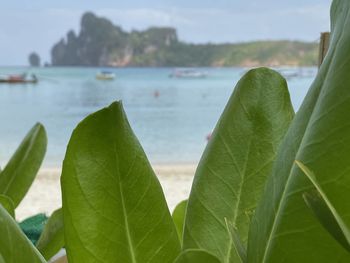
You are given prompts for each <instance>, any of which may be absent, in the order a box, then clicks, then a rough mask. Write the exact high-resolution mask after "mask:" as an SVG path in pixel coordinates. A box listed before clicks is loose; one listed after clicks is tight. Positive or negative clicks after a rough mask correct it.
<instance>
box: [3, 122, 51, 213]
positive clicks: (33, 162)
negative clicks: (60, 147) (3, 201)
mask: <svg viewBox="0 0 350 263" xmlns="http://www.w3.org/2000/svg"><path fill="white" fill-rule="evenodd" d="M46 145H47V137H46V132H45V129H44V126H42V125H41V124H40V123H37V124H36V125H34V127H33V128H32V129H31V130H30V131H29V132H28V134H27V135H26V137H25V138H24V139H23V141H22V143H21V144H20V146H19V147H18V149H17V150H16V152H15V153H14V155H13V156H12V157H11V159H10V161H9V162H8V163H7V165H6V166H5V168H4V170H3V171H2V172H1V173H0V194H3V195H7V196H8V197H10V198H11V200H12V201H13V203H14V205H15V207H17V206H18V205H19V203H20V202H21V200H22V199H23V197H24V196H25V194H26V193H27V192H28V190H29V187H30V186H31V185H32V183H33V181H34V179H35V176H36V174H37V172H38V171H39V168H40V165H41V163H42V161H43V159H44V156H45V152H46Z"/></svg>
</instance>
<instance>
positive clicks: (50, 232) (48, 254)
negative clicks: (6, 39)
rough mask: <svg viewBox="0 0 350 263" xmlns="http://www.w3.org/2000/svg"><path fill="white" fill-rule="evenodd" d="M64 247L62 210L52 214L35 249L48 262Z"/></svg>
mask: <svg viewBox="0 0 350 263" xmlns="http://www.w3.org/2000/svg"><path fill="white" fill-rule="evenodd" d="M63 246H64V229H63V213H62V209H61V208H60V209H58V210H56V211H54V212H53V213H52V215H51V216H50V218H49V219H48V221H47V223H46V224H45V227H44V230H43V232H42V233H41V235H40V238H39V240H38V242H37V243H36V247H37V249H38V250H39V251H40V253H41V254H42V255H43V256H44V257H45V259H46V260H49V259H50V258H52V257H53V256H54V255H56V254H57V252H58V251H59V250H60V249H61V248H62V247H63Z"/></svg>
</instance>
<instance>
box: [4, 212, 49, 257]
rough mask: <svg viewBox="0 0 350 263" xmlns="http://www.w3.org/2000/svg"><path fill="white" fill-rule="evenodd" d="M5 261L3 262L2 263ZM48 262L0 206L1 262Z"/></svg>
mask: <svg viewBox="0 0 350 263" xmlns="http://www.w3.org/2000/svg"><path fill="white" fill-rule="evenodd" d="M2 260H3V261H2ZM1 261H2V262H21V263H39V262H41V263H42V262H46V261H45V260H44V258H43V257H42V256H41V255H40V253H39V251H37V249H36V248H35V247H34V246H33V244H32V243H31V242H30V241H29V239H27V237H26V236H25V235H24V233H23V232H22V230H21V229H20V228H19V226H18V224H17V223H16V221H15V220H14V219H13V218H12V217H11V216H10V215H9V214H8V213H7V212H6V210H5V209H4V208H3V207H2V206H1V205H0V262H1Z"/></svg>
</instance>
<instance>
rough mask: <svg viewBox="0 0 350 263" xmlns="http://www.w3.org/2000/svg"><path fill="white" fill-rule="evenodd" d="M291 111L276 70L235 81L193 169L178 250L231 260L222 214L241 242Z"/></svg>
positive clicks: (260, 71) (257, 71) (263, 70)
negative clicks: (233, 87) (182, 248)
mask: <svg viewBox="0 0 350 263" xmlns="http://www.w3.org/2000/svg"><path fill="white" fill-rule="evenodd" d="M293 116H294V111H293V108H292V105H291V101H290V96H289V93H288V89H287V84H286V82H285V80H284V79H283V78H282V77H281V75H279V74H278V73H277V72H275V71H272V70H269V69H266V68H260V69H255V70H251V71H249V72H248V73H247V74H246V75H245V76H244V77H243V78H242V79H241V80H240V81H239V83H238V84H237V86H236V88H235V90H234V92H233V95H232V96H231V98H230V100H229V102H228V104H227V106H226V108H225V110H224V112H223V114H222V115H221V117H220V120H219V122H218V124H217V125H216V128H215V130H214V132H213V134H212V137H211V139H210V142H209V143H208V146H207V148H206V149H205V152H204V154H203V157H202V159H201V161H200V163H199V166H198V168H197V171H196V174H195V178H194V182H193V185H192V190H191V194H190V198H189V202H188V207H187V215H186V222H185V229H184V248H185V249H189V248H200V249H204V250H207V251H209V252H210V253H212V254H214V255H215V256H216V257H218V258H219V259H220V260H221V261H223V262H236V261H238V260H239V256H238V255H236V256H234V255H233V254H232V251H234V248H233V243H232V242H231V241H232V240H231V237H230V235H229V233H228V232H227V228H226V224H225V218H226V219H227V220H228V221H230V222H232V224H234V225H235V227H236V228H237V232H238V234H239V236H240V237H241V239H242V242H243V243H244V244H245V245H246V243H247V236H248V229H249V224H250V220H251V216H252V214H253V213H254V209H255V207H256V205H257V202H258V200H259V199H260V196H261V194H262V191H263V189H264V186H265V181H266V178H267V176H268V175H269V174H270V172H271V169H272V164H273V161H274V159H275V155H276V152H277V149H278V146H279V144H280V142H281V140H282V138H283V137H284V135H285V133H286V131H287V129H288V127H289V125H290V122H291V120H292V119H293Z"/></svg>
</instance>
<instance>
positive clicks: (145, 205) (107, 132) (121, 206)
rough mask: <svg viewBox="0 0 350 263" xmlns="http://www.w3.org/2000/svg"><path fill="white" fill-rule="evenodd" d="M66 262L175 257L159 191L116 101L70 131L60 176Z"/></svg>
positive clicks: (176, 249)
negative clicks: (71, 132)
mask: <svg viewBox="0 0 350 263" xmlns="http://www.w3.org/2000/svg"><path fill="white" fill-rule="evenodd" d="M61 185H62V197H63V218H64V231H65V244H66V249H67V254H68V260H69V262H71V263H72V262H73V263H74V262H86V263H87V262H97V261H98V262H120V263H128V262H132V263H136V262H141V263H144V262H150V263H156V262H162V263H167V262H172V261H173V260H174V259H175V258H176V256H177V254H178V253H179V251H180V242H179V239H178V236H177V232H176V228H175V226H174V223H173V221H172V218H171V215H170V213H169V210H168V207H167V204H166V202H165V198H164V194H163V191H162V188H161V186H160V184H159V182H158V180H157V178H156V176H155V174H154V172H153V170H152V168H151V166H150V164H149V162H148V160H147V158H146V156H145V154H144V152H143V150H142V148H141V146H140V144H139V142H138V140H137V139H136V137H135V135H134V133H133V132H132V130H131V128H130V125H129V123H128V121H127V118H126V116H125V113H124V111H123V108H122V105H121V103H113V104H112V105H111V106H109V107H108V108H104V109H102V110H100V111H98V112H96V113H94V114H92V115H90V116H88V117H87V118H86V119H85V120H83V121H82V122H81V123H80V124H79V125H78V127H77V128H76V129H75V130H74V132H73V134H72V137H71V139H70V142H69V144H68V148H67V153H66V157H65V159H64V162H63V171H62V177H61Z"/></svg>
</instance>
